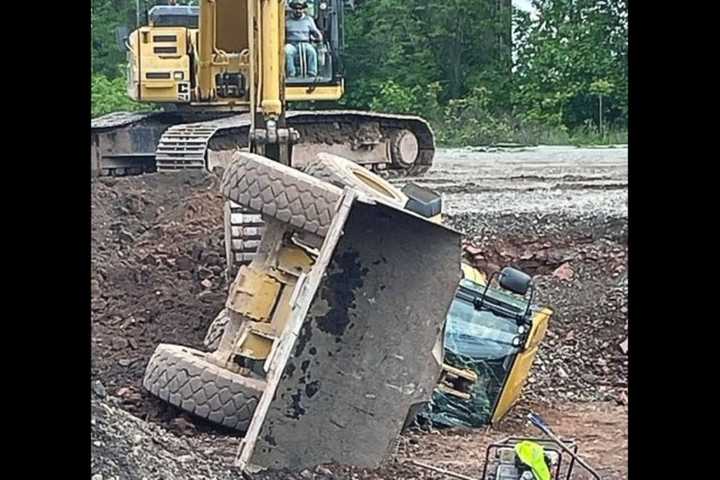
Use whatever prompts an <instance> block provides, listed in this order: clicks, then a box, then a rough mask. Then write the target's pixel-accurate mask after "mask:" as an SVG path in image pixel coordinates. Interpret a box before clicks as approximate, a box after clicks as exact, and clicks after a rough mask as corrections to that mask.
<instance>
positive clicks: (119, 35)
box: [115, 25, 130, 52]
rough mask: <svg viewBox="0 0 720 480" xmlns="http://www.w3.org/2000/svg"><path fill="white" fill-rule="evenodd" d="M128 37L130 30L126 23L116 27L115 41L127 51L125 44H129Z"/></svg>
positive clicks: (121, 48) (120, 47)
mask: <svg viewBox="0 0 720 480" xmlns="http://www.w3.org/2000/svg"><path fill="white" fill-rule="evenodd" d="M128 37H130V31H129V30H128V27H127V26H126V25H120V26H119V27H117V28H115V43H116V44H117V47H118V48H119V49H120V50H122V51H123V52H124V51H125V45H126V44H127V40H128Z"/></svg>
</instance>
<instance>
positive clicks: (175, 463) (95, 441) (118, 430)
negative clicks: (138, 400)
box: [90, 394, 241, 480]
mask: <svg viewBox="0 0 720 480" xmlns="http://www.w3.org/2000/svg"><path fill="white" fill-rule="evenodd" d="M118 403H120V402H119V400H118V399H117V398H112V397H111V398H107V397H105V396H104V395H103V396H99V395H97V394H91V399H90V405H91V411H92V419H91V421H90V428H91V431H90V438H91V447H90V469H91V472H92V474H93V477H92V478H93V480H96V479H98V480H99V479H111V478H120V479H131V478H132V479H138V478H148V479H149V478H193V479H196V480H206V479H207V480H210V479H213V480H215V479H217V480H223V479H237V478H241V477H240V473H239V472H237V471H233V469H232V467H231V466H230V465H229V464H227V463H225V462H223V461H222V459H220V458H218V457H215V456H213V455H212V454H210V455H207V456H205V455H203V454H202V453H200V452H198V451H197V450H196V448H195V445H193V444H192V443H189V442H188V441H187V440H186V439H183V438H182V437H177V436H175V435H172V434H170V433H168V432H167V431H166V430H165V429H164V428H162V427H160V426H159V425H156V424H152V423H148V422H145V421H143V420H141V419H139V418H137V417H135V416H133V415H131V414H130V413H128V412H126V411H124V410H123V409H122V408H119V406H118Z"/></svg>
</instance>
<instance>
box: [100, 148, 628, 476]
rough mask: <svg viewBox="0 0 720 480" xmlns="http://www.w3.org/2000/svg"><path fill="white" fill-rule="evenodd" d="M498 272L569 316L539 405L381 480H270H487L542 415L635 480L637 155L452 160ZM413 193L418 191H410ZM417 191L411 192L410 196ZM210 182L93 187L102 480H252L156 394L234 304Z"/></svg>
mask: <svg viewBox="0 0 720 480" xmlns="http://www.w3.org/2000/svg"><path fill="white" fill-rule="evenodd" d="M409 180H410V181H417V182H418V183H420V184H424V185H426V186H430V187H432V188H434V189H435V190H437V191H439V192H441V193H442V194H443V197H444V201H445V211H446V212H447V213H448V215H447V221H448V223H449V224H450V225H452V226H454V227H455V228H457V229H459V230H462V231H464V232H466V233H467V246H466V249H467V256H468V259H470V260H471V261H473V262H474V263H475V264H476V265H478V266H479V267H481V268H483V269H484V270H486V271H489V272H491V271H493V270H497V269H499V268H501V267H502V266H505V265H514V266H518V267H520V268H522V269H524V270H526V271H528V272H529V273H531V274H533V275H534V277H535V281H536V283H537V290H538V291H537V300H538V301H539V302H541V303H544V304H546V305H549V306H551V308H553V309H554V310H555V312H556V313H555V316H554V317H553V318H552V320H551V325H550V330H549V331H548V335H547V338H546V341H545V343H544V345H543V347H542V348H541V350H540V353H539V358H538V361H537V364H536V366H535V368H534V370H533V373H532V375H531V377H530V382H529V385H528V386H527V388H526V390H525V393H524V396H523V399H522V400H521V402H520V404H519V405H518V406H517V407H516V408H515V409H514V411H513V412H512V413H511V414H510V415H509V416H508V418H507V419H506V420H504V421H503V422H502V423H501V424H500V425H499V426H497V427H496V428H494V429H493V430H491V431H489V432H485V431H472V432H460V431H442V432H434V433H430V434H426V433H412V434H409V435H405V436H403V437H402V439H401V441H400V443H399V446H398V451H397V454H396V455H395V457H394V460H393V461H391V462H389V464H388V465H387V466H386V467H383V468H382V469H380V470H376V471H361V470H355V469H349V468H343V467H338V466H326V467H320V468H319V469H317V470H313V471H307V472H299V473H296V474H292V475H291V474H287V473H266V474H264V476H257V478H258V479H265V478H267V479H270V478H306V479H307V478H318V479H324V478H348V479H349V478H357V479H365V478H367V479H371V478H372V479H375V478H378V479H379V478H387V479H390V478H442V476H441V475H438V474H430V473H428V472H426V471H425V470H422V469H420V468H419V467H416V466H413V465H411V464H409V463H407V460H408V459H411V458H417V459H420V460H422V461H426V462H432V463H434V464H435V465H437V466H441V467H444V468H448V469H451V470H454V471H459V472H464V473H465V474H466V475H471V476H473V475H474V476H479V475H480V471H479V470H478V467H479V465H480V461H479V458H478V456H477V455H482V454H483V452H484V446H485V445H486V444H487V443H488V442H489V441H493V440H497V439H498V438H501V437H503V436H507V435H509V434H516V433H520V432H524V433H535V432H533V431H532V428H531V427H529V426H528V425H527V424H526V422H525V421H524V419H523V415H524V414H525V413H527V411H529V410H530V409H532V410H533V411H537V412H540V413H541V414H543V415H544V416H545V417H546V420H548V422H549V423H550V424H551V425H553V427H555V429H556V430H557V431H558V432H559V433H561V434H563V435H567V436H571V437H574V438H576V439H577V440H578V443H579V445H580V449H581V451H582V452H585V453H586V454H587V456H588V459H589V460H590V461H591V463H593V464H594V465H596V466H598V468H599V469H600V470H602V471H603V472H604V474H605V475H606V476H607V478H626V472H627V407H626V402H627V396H626V395H627V357H626V348H627V343H626V331H627V315H626V314H627V149H625V148H618V149H598V150H596V149H585V150H580V149H571V148H563V147H553V148H549V147H544V148H539V149H530V150H527V151H520V152H512V153H508V152H478V151H470V150H446V151H440V152H439V154H438V157H437V159H436V164H435V166H434V167H433V169H432V170H431V171H430V172H429V173H428V174H427V175H426V176H425V177H424V178H422V179H409ZM403 181H405V180H403ZM395 182H398V183H402V181H399V180H395ZM217 192H218V188H217V179H215V178H214V177H213V176H212V175H209V174H207V175H206V174H202V173H184V174H173V175H170V174H166V175H145V176H141V177H131V178H122V179H97V180H93V182H92V277H91V286H92V329H93V330H92V331H93V333H92V379H93V382H95V383H94V390H95V391H96V392H97V393H94V394H93V396H92V399H91V403H92V409H93V422H94V423H93V425H92V441H93V446H92V462H93V465H92V471H93V473H94V474H95V475H96V477H95V480H98V478H99V477H98V476H102V478H104V479H108V478H123V479H124V478H148V479H152V478H178V479H179V478H197V479H205V478H208V479H209V478H219V479H221V478H240V477H239V474H238V473H237V472H234V471H232V469H230V468H229V464H230V463H231V462H232V459H233V457H234V454H235V451H236V449H237V444H238V442H239V438H238V437H237V436H236V435H234V434H233V433H232V432H228V431H222V430H218V429H216V428H214V427H213V426H211V425H209V424H207V423H205V422H203V421H201V420H198V419H195V418H190V417H188V416H186V415H184V414H182V413H181V412H180V411H179V410H177V409H175V408H173V407H170V406H168V405H167V404H165V403H164V402H162V401H160V400H157V399H155V398H153V397H150V396H149V395H147V394H146V393H145V392H144V391H143V390H142V388H141V385H140V382H141V380H142V375H143V371H144V368H145V365H146V363H147V361H148V359H149V357H150V355H151V354H152V351H153V350H154V348H155V346H156V345H157V344H158V343H160V342H169V343H182V344H185V345H189V346H194V347H200V346H201V344H202V338H203V336H204V334H205V331H206V329H207V326H208V324H209V323H210V321H211V320H212V318H213V317H214V315H215V314H216V313H217V312H218V311H219V310H220V308H221V306H222V303H223V302H224V299H225V289H226V284H225V279H224V275H223V262H224V247H223V237H222V235H223V231H222V230H223V229H222V199H221V197H220V196H219V194H218V193H217Z"/></svg>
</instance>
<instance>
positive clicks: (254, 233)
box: [225, 201, 265, 277]
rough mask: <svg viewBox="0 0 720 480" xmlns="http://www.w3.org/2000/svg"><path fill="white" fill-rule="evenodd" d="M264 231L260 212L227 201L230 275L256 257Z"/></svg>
mask: <svg viewBox="0 0 720 480" xmlns="http://www.w3.org/2000/svg"><path fill="white" fill-rule="evenodd" d="M264 231H265V224H264V223H263V221H262V218H261V215H260V214H259V213H257V212H254V211H252V210H250V209H247V208H245V207H243V206H241V205H238V204H237V203H235V202H231V201H227V202H225V254H226V259H227V269H228V275H229V276H230V277H232V276H234V275H235V273H236V272H237V269H238V268H239V267H240V266H241V265H247V264H249V263H250V262H251V261H252V259H253V258H254V257H255V252H257V247H258V245H260V240H261V239H262V235H263V232H264Z"/></svg>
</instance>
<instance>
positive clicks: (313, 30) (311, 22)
mask: <svg viewBox="0 0 720 480" xmlns="http://www.w3.org/2000/svg"><path fill="white" fill-rule="evenodd" d="M306 18H307V19H308V26H309V27H310V36H314V37H315V38H316V39H317V40H322V39H323V36H322V32H321V31H320V30H319V29H318V28H317V25H315V20H314V19H313V18H312V17H311V16H307V17H306Z"/></svg>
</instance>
